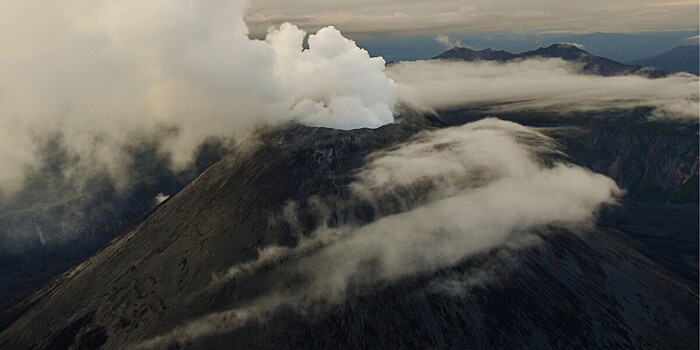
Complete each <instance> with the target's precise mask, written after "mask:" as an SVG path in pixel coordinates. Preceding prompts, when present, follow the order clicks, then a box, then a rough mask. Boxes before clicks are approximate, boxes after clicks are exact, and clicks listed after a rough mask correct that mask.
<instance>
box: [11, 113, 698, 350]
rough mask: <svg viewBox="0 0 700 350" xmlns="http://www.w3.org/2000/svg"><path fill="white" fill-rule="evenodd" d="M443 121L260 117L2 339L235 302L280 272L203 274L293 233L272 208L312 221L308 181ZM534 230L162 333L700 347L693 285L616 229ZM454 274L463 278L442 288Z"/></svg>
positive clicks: (111, 340)
mask: <svg viewBox="0 0 700 350" xmlns="http://www.w3.org/2000/svg"><path fill="white" fill-rule="evenodd" d="M441 125H442V124H441V123H440V122H437V121H434V120H431V119H425V118H417V117H416V118H410V119H404V120H402V121H401V122H400V123H397V124H393V125H388V126H385V127H383V128H380V129H377V130H356V131H337V130H328V129H312V128H305V127H299V126H294V127H291V128H288V129H285V130H281V131H277V132H273V133H271V134H270V135H268V136H267V137H265V138H264V140H265V141H264V144H262V145H260V147H258V148H256V149H255V150H253V151H250V152H249V153H245V154H238V155H236V156H234V157H230V158H227V159H224V160H222V161H220V162H218V163H216V164H215V165H213V166H212V167H211V168H210V169H209V170H207V171H206V172H205V173H204V174H202V175H201V176H200V177H198V178H197V179H196V180H195V181H194V182H192V183H191V184H190V185H188V186H187V187H186V188H185V189H183V190H182V191H180V192H179V193H178V194H177V195H175V196H173V197H172V198H170V199H169V200H168V201H166V202H165V203H164V204H163V205H162V206H160V207H159V208H158V209H157V210H155V211H154V212H153V213H152V214H151V215H150V216H148V217H147V218H146V219H145V220H143V221H142V222H141V223H139V224H138V225H137V226H136V227H135V228H134V229H133V230H131V231H130V232H128V233H127V234H125V235H124V236H122V237H120V238H119V239H117V240H115V241H114V242H112V243H111V244H110V245H109V246H108V247H106V248H105V249H104V250H103V251H101V252H99V253H98V254H97V255H95V256H94V257H93V258H91V259H89V260H88V261H86V262H85V263H83V264H81V265H80V266H78V267H77V268H75V269H73V270H72V271H70V272H69V273H67V274H66V275H64V276H62V277H61V278H60V279H58V280H57V281H55V282H54V283H52V284H51V285H50V286H48V287H47V288H45V289H43V290H42V291H41V292H40V293H38V294H36V295H35V296H34V297H32V298H30V299H29V300H27V301H26V303H25V304H23V305H21V306H20V307H19V308H18V309H17V311H19V312H23V314H21V316H20V317H19V318H18V319H17V320H16V321H15V322H14V323H13V324H12V325H11V326H10V327H9V328H8V329H6V330H5V331H4V332H3V333H0V348H7V349H29V348H32V349H42V348H59V349H60V348H86V347H99V346H103V347H105V348H111V349H118V348H127V347H130V346H133V345H134V344H138V343H140V342H142V341H144V340H147V339H151V338H153V337H155V336H158V335H161V334H165V333H167V332H168V331H170V330H172V329H173V327H176V326H178V325H182V324H183V323H186V322H188V321H190V320H193V319H197V318H199V317H201V316H204V315H207V314H209V313H211V312H212V311H224V310H228V309H231V308H232V307H240V306H245V305H247V304H248V303H249V302H250V301H251V300H254V299H255V298H256V297H258V296H260V295H265V294H267V292H268V291H269V290H270V288H272V286H274V285H275V284H276V281H278V280H279V279H280V277H281V276H279V275H276V273H279V272H277V271H276V270H274V269H261V270H260V271H258V272H256V273H255V274H254V275H252V276H244V277H243V278H242V279H237V280H234V281H232V282H230V283H228V284H227V285H225V286H224V288H221V289H217V290H214V291H212V290H210V289H207V288H206V286H207V285H208V284H209V283H210V279H211V274H212V272H215V271H221V270H223V269H225V268H227V267H229V266H232V265H234V264H237V263H241V262H246V261H250V260H252V259H254V258H255V257H256V256H257V254H258V253H257V251H258V249H259V248H262V247H265V246H269V245H270V244H275V243H276V244H282V245H294V244H295V238H294V237H293V236H292V234H291V233H290V228H289V227H286V226H285V224H279V223H278V222H277V221H275V220H271V219H270V213H271V212H275V211H278V210H279V209H280V208H282V207H284V206H285V203H287V202H288V201H289V200H295V201H297V202H298V203H300V206H301V207H300V208H299V211H300V213H301V214H300V222H299V226H300V227H302V228H303V230H304V231H305V232H310V231H311V230H313V229H314V227H315V225H316V220H315V218H314V211H313V210H311V209H312V208H308V207H305V205H308V204H304V203H309V201H308V200H309V199H310V198H311V197H313V196H336V197H337V198H345V197H347V196H348V191H347V189H346V187H345V185H347V184H348V183H349V182H350V181H351V174H352V171H353V169H357V168H358V167H359V166H361V165H362V164H363V162H364V157H365V156H366V155H368V154H369V153H370V152H372V151H375V150H378V149H382V148H385V147H390V146H392V145H394V144H396V143H397V142H400V141H402V140H405V139H406V138H408V137H409V136H411V135H412V134H414V133H415V132H416V131H418V130H423V129H426V128H436V127H441ZM388 205H389V204H388ZM331 209H332V210H331V212H332V214H331V218H332V220H331V224H332V223H333V222H334V221H335V222H342V221H345V220H347V218H348V217H353V218H356V219H358V220H363V221H370V220H372V219H373V216H374V215H375V214H374V213H373V212H372V211H371V209H368V208H363V207H362V206H361V205H358V206H349V207H342V206H340V207H336V208H331ZM541 239H542V240H543V243H542V244H541V245H538V246H536V247H532V248H530V249H525V250H522V251H516V252H508V251H507V250H505V249H504V250H502V251H499V252H489V253H485V254H482V255H481V256H477V257H474V258H473V259H470V260H468V261H464V262H462V263H460V264H458V265H457V266H454V267H452V268H448V269H444V270H441V271H436V272H435V273H433V274H429V275H424V276H415V277H412V278H407V279H404V280H400V281H398V282H395V283H387V284H383V285H381V286H378V287H377V288H374V289H372V290H362V289H358V290H354V289H351V290H350V291H349V292H348V295H347V298H345V299H344V300H345V301H344V302H342V303H341V304H339V305H326V307H321V308H312V309H308V310H306V312H305V313H304V314H303V315H302V314H299V313H296V312H293V311H292V310H289V309H286V308H282V309H281V310H277V311H275V312H274V313H272V314H269V315H267V316H269V318H264V319H262V321H260V322H253V323H251V324H248V325H246V326H244V327H241V328H238V329H236V330H233V331H228V332H224V333H223V334H220V335H216V336H210V337H204V338H199V339H196V340H188V341H186V342H184V343H181V344H175V343H165V344H160V345H161V346H164V345H172V346H175V345H181V346H183V347H184V348H233V347H235V348H243V349H248V348H250V349H259V348H290V349H297V348H333V347H337V348H370V347H372V348H373V347H377V348H382V347H383V348H397V347H399V348H432V347H440V348H444V347H452V348H465V347H466V348H473V347H483V348H514V347H519V348H538V349H539V348H553V349H559V348H601V347H606V348H676V349H696V348H697V346H698V339H697V326H698V322H697V308H698V301H697V300H698V299H697V294H696V293H695V292H693V291H692V290H690V289H689V288H688V287H687V284H686V283H685V282H684V281H682V280H681V279H679V278H677V277H675V275H673V274H670V273H668V271H666V270H664V269H662V268H660V267H659V266H658V265H656V264H655V263H653V262H652V261H650V260H648V259H647V258H646V257H644V256H643V255H642V254H640V253H638V251H637V250H636V249H634V248H633V244H631V243H630V241H629V238H627V237H626V236H625V235H624V234H621V233H620V232H618V231H617V230H615V229H612V228H605V229H603V228H590V229H587V230H586V231H585V232H581V233H580V234H579V235H572V234H567V233H566V232H563V231H558V232H542V233H541ZM513 255H517V256H518V258H517V259H515V261H516V262H515V263H514V262H513V260H514V259H513V258H512V256H513ZM483 266H489V269H490V270H491V271H492V272H493V274H494V275H495V276H498V278H497V279H496V280H495V281H493V282H491V283H486V284H479V285H476V286H473V287H470V284H469V281H470V280H471V278H472V277H474V276H472V271H473V268H474V267H483ZM454 285H461V286H465V288H462V289H459V290H461V292H457V293H454V292H449V291H446V290H445V286H448V287H449V286H454ZM229 321H230V322H234V321H235V319H234V318H232V319H229V320H227V321H226V322H229ZM226 322H223V323H226Z"/></svg>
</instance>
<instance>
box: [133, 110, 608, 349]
mask: <svg viewBox="0 0 700 350" xmlns="http://www.w3.org/2000/svg"><path fill="white" fill-rule="evenodd" d="M557 153H558V151H557V150H556V148H555V145H554V143H553V142H552V140H551V139H549V138H548V137H546V136H545V135H543V134H541V133H539V132H537V131H536V130H534V129H531V128H526V127H524V126H521V125H518V124H515V123H511V122H505V121H500V120H497V119H485V120H481V121H478V122H474V123H471V124H466V125H464V126H460V127H454V128H448V129H442V130H437V131H429V132H423V133H420V134H418V135H416V137H415V138H414V139H412V140H410V141H408V142H406V143H404V144H400V145H397V147H395V148H392V149H390V150H387V151H380V152H378V153H376V154H374V155H371V156H370V157H369V160H368V163H367V164H366V165H365V166H364V167H363V168H362V169H361V171H360V172H359V174H358V178H357V181H355V182H354V183H353V184H352V186H351V188H352V191H353V193H354V194H355V197H356V198H358V199H361V200H367V201H369V202H370V203H373V204H374V205H376V206H377V207H378V208H380V207H382V205H383V202H385V201H387V200H389V201H391V200H397V199H398V200H399V201H400V202H404V203H406V206H405V208H404V210H403V211H401V212H399V213H396V214H389V215H387V216H384V217H381V218H379V219H378V220H376V221H374V222H371V223H369V224H366V225H360V226H357V225H353V224H352V223H347V225H344V226H340V227H338V228H335V229H329V228H328V227H326V226H322V227H321V228H319V229H318V230H317V231H316V232H314V233H312V234H311V235H310V236H308V237H306V238H303V239H302V240H301V241H300V243H299V244H298V245H297V246H296V247H293V248H288V247H276V246H272V247H267V248H265V249H263V250H261V252H260V256H259V258H258V259H256V260H253V261H250V262H247V263H243V264H241V265H236V266H232V267H231V268H229V269H228V270H225V271H222V273H219V274H215V275H214V277H213V279H212V284H210V285H209V286H208V287H207V288H215V289H216V288H220V287H221V286H222V285H224V284H225V283H226V282H228V281H230V280H231V279H235V278H237V277H238V276H240V274H256V273H258V271H260V269H261V268H262V267H265V269H264V270H265V271H270V270H271V269H277V271H279V273H278V274H276V276H288V278H291V279H294V281H297V282H295V283H292V284H291V285H298V284H297V283H298V281H304V282H302V285H301V286H299V287H298V288H296V287H295V288H296V289H292V290H291V291H289V290H285V291H275V290H272V291H270V293H269V294H268V295H266V296H262V297H260V299H257V300H252V301H250V302H248V303H246V304H245V305H242V306H240V307H237V308H234V309H231V310H227V311H222V312H216V313H212V314H210V315H206V316H203V317H202V318H200V319H196V320H192V321H191V322H188V323H186V324H184V325H182V326H179V327H176V328H174V329H173V330H172V331H170V332H168V333H167V334H165V335H162V336H159V337H157V338H154V339H151V340H148V341H146V342H145V343H143V344H142V345H143V346H144V347H162V346H164V345H166V344H167V343H169V342H172V341H184V340H188V339H193V338H199V337H203V336H208V335H212V334H217V333H224V332H227V331H230V330H232V329H235V328H238V327H240V326H242V325H245V324H247V323H249V322H255V321H258V320H264V319H265V318H266V317H268V316H269V315H270V314H271V313H273V312H275V310H276V309H277V308H278V307H280V306H282V305H285V306H288V307H291V308H292V309H294V310H299V311H302V310H307V309H308V308H310V307H312V306H313V305H314V304H315V303H318V302H324V303H336V302H340V301H342V300H343V298H344V297H345V296H346V294H347V290H348V287H349V286H350V285H353V284H355V285H358V284H359V285H363V286H370V287H371V286H373V285H375V284H376V283H380V282H386V281H395V280H398V279H401V278H404V277H408V276H412V275H416V274H419V273H423V272H430V271H434V270H436V269H440V268H444V267H449V266H453V265H455V264H457V263H459V262H460V261H463V260H464V259H466V258H469V257H471V256H473V255H475V254H478V253H480V252H485V251H488V250H490V249H495V248H498V247H499V246H503V245H509V246H511V248H514V246H516V247H517V245H521V244H522V245H532V244H537V239H529V237H531V236H530V233H531V232H532V230H537V229H539V228H543V227H568V228H572V227H580V226H585V225H590V224H592V223H593V222H594V218H595V214H596V212H597V210H598V209H599V208H600V207H601V206H603V205H606V204H611V203H613V202H614V201H615V198H616V196H617V195H619V194H620V190H619V189H618V187H617V186H616V185H615V182H614V181H613V180H611V179H610V178H607V177H605V176H602V175H599V174H594V173H592V172H591V171H589V170H586V169H583V168H580V167H577V166H573V165H570V164H566V163H562V162H556V161H555V162H554V163H551V162H545V161H544V158H545V157H548V160H550V161H551V160H553V159H555V158H551V156H552V155H556V154H557ZM547 164H549V165H547ZM420 189H423V190H422V191H421V190H420ZM420 192H427V195H425V196H423V197H422V198H421V197H420V196H419V195H418V193H420ZM380 212H381V211H380ZM285 216H287V217H288V216H289V215H285ZM273 271H274V270H273ZM484 273H488V271H484ZM478 277H479V278H480V279H483V278H486V276H478ZM282 278H285V277H282ZM283 282H284V281H283ZM469 283H476V282H475V281H470V282H469ZM282 284H284V283H282Z"/></svg>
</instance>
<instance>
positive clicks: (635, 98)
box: [387, 59, 700, 120]
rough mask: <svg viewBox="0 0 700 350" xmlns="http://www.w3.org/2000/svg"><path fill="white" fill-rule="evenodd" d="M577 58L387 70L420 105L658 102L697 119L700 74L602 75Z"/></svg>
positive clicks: (582, 107)
mask: <svg viewBox="0 0 700 350" xmlns="http://www.w3.org/2000/svg"><path fill="white" fill-rule="evenodd" d="M578 71H579V69H578V67H577V65H576V64H575V63H570V62H565V61H562V60H560V59H529V60H522V61H515V62H508V63H496V62H483V61H482V62H461V61H439V60H434V61H417V62H401V63H398V64H395V65H392V66H391V67H390V68H389V69H388V71H387V73H388V75H389V76H390V77H391V78H393V79H394V80H395V81H396V83H397V84H399V85H400V86H401V88H400V96H401V98H402V99H403V100H407V101H411V102H413V103H414V104H416V105H418V106H422V107H424V108H428V109H430V108H432V109H449V108H457V107H466V106H475V105H478V106H491V108H492V109H491V110H492V111H493V112H507V111H518V110H523V109H533V110H539V111H547V110H548V111H556V112H573V111H595V110H604V109H611V108H619V109H623V108H633V107H642V106H648V107H654V108H655V113H654V115H653V117H656V118H666V119H682V120H697V119H698V111H699V104H698V100H699V87H700V85H699V83H698V77H697V76H694V75H689V74H676V75H672V76H669V77H667V78H661V79H647V78H644V77H641V76H636V75H628V76H613V77H601V76H595V75H583V74H580V73H578Z"/></svg>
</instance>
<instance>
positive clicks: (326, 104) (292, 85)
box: [0, 0, 397, 187]
mask: <svg viewBox="0 0 700 350" xmlns="http://www.w3.org/2000/svg"><path fill="white" fill-rule="evenodd" d="M245 6H246V1H243V0H226V1H213V2H212V1H208V2H206V3H195V2H190V1H184V0H176V1H167V2H163V1H146V2H143V1H134V0H127V1H119V2H113V1H85V0H69V1H64V2H54V3H51V4H45V3H44V2H39V1H10V2H7V3H4V4H3V11H2V12H3V14H2V15H0V16H1V17H0V23H2V24H0V31H1V32H2V35H0V50H1V51H2V55H0V140H2V141H0V142H2V143H1V144H0V150H1V152H0V162H2V164H3V167H2V170H0V181H3V180H7V179H20V178H21V177H22V175H23V174H22V169H23V166H25V165H26V164H34V163H35V161H36V159H35V158H36V156H35V152H34V151H35V150H36V146H35V144H36V141H35V140H36V139H37V138H38V139H41V138H46V137H48V135H53V134H59V135H62V136H63V137H64V141H65V142H66V145H67V147H68V149H69V151H70V152H71V153H74V154H75V155H77V156H78V157H79V163H81V164H84V167H85V168H95V167H96V165H102V166H104V167H106V168H107V169H109V170H110V172H111V173H112V174H114V175H120V169H121V168H122V165H123V164H122V163H121V161H120V157H121V154H120V153H119V152H118V151H115V150H119V149H121V148H122V147H123V146H124V145H128V144H130V143H132V142H133V140H134V138H135V137H136V135H135V133H143V134H146V135H154V136H156V137H157V138H159V139H160V140H161V142H162V145H161V147H162V150H163V151H164V152H167V153H169V154H170V155H171V157H172V160H173V165H174V166H175V167H176V168H182V167H183V166H185V165H186V164H187V163H188V162H189V161H190V160H191V158H192V154H193V151H194V150H195V148H196V147H197V146H198V145H200V144H201V143H202V142H203V141H204V140H205V139H206V138H209V137H232V136H241V135H244V134H247V133H248V132H250V130H251V129H252V128H254V127H256V126H257V125H259V124H260V123H269V122H285V121H289V120H297V121H299V122H302V123H306V124H308V125H314V126H326V127H334V128H343V129H352V128H361V127H378V126H381V125H383V124H386V123H390V122H392V121H393V112H394V105H395V103H396V100H397V97H396V96H395V94H394V89H393V82H392V81H391V80H389V79H388V78H387V77H386V75H385V74H384V61H383V59H381V58H370V57H369V54H368V53H367V52H366V51H364V50H362V49H359V48H358V47H357V46H356V45H355V43H354V42H353V41H350V40H348V39H346V38H344V37H343V36H342V35H341V34H340V32H338V31H337V30H335V29H334V28H332V27H328V28H324V29H321V30H320V31H319V32H318V33H317V34H315V35H311V36H310V37H309V40H308V43H309V49H308V50H303V46H302V44H303V40H304V37H305V35H306V33H305V32H303V31H302V30H300V29H298V28H297V27H295V26H293V25H290V24H283V25H282V26H281V27H279V28H277V29H272V30H271V31H270V32H269V34H268V37H267V39H266V40H265V41H260V40H251V39H249V38H248V36H247V34H248V30H247V27H246V25H245V23H244V22H243V13H244V10H245ZM6 187H7V185H6Z"/></svg>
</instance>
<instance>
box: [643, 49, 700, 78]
mask: <svg viewBox="0 0 700 350" xmlns="http://www.w3.org/2000/svg"><path fill="white" fill-rule="evenodd" d="M631 64H635V65H639V66H644V67H654V68H658V69H663V70H665V71H669V72H687V73H693V74H695V75H698V74H700V67H699V66H700V46H698V44H692V45H683V46H678V47H675V48H673V49H671V50H668V51H665V52H662V53H660V54H658V55H655V56H651V57H647V58H644V59H641V60H637V61H634V62H632V63H631Z"/></svg>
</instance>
